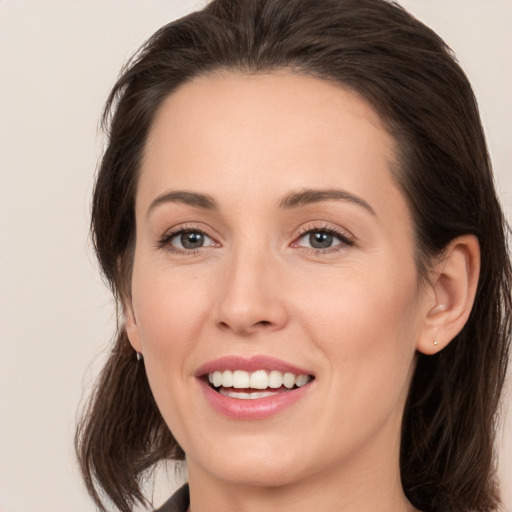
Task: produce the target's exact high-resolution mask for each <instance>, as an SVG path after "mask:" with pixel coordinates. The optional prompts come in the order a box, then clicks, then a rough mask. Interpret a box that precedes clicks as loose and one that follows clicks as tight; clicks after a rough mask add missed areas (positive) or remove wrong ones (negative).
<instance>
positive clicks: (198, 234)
mask: <svg viewBox="0 0 512 512" xmlns="http://www.w3.org/2000/svg"><path fill="white" fill-rule="evenodd" d="M216 245H217V244H216V242H215V241H214V240H212V239H211V238H210V237H209V236H208V235H207V234H206V233H204V232H203V231H201V230H200V229H195V228H182V229H180V230H177V231H174V232H172V233H169V234H167V235H165V236H164V237H163V238H162V239H161V240H160V241H159V242H158V244H157V246H158V247H160V248H166V249H167V250H169V251H171V252H176V253H185V254H186V253H192V252H194V251H196V250H198V249H203V248H205V247H213V246H216Z"/></svg>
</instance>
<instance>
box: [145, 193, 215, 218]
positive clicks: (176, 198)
mask: <svg viewBox="0 0 512 512" xmlns="http://www.w3.org/2000/svg"><path fill="white" fill-rule="evenodd" d="M165 203H182V204H187V205H189V206H196V207H198V208H204V209H205V210H218V209H219V206H218V204H217V202H216V201H215V199H214V198H213V197H212V196H209V195H207V194H199V193H198V192H187V191H185V190H174V191H170V192H164V193H163V194H161V195H159V196H158V197H156V198H155V199H153V201H151V204H150V205H149V208H148V212H147V215H148V216H149V214H150V213H151V212H152V211H153V210H154V209H155V208H156V207H157V206H160V205H161V204H165Z"/></svg>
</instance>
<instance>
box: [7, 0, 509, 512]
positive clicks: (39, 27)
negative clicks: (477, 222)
mask: <svg viewBox="0 0 512 512" xmlns="http://www.w3.org/2000/svg"><path fill="white" fill-rule="evenodd" d="M203 3H204V2H202V1H194V0H186V1H185V0H174V1H171V0H168V1H164V0H139V1H128V0H124V1H119V0H118V1H109V2H105V1H103V2H100V1H98V0H96V1H91V0H89V1H87V2H86V1H81V2H74V1H71V0H67V1H64V0H63V1H55V0H53V1H49V0H47V1H41V0H33V1H28V0H10V1H9V0H0V169H1V185H0V236H1V241H0V272H1V274H0V293H1V318H0V332H1V353H0V512H28V511H35V510H37V511H39V512H69V511H73V512H85V511H92V510H94V508H93V506H92V503H91V502H90V501H89V499H88V498H87V496H86V495H85V492H84V491H83V489H82V484H81V481H80V479H79V476H78V472H77V468H76V462H75V460H74V455H73V447H72V441H73V433H74V424H75V417H76V411H77V407H78V404H79V402H80V400H81V399H82V397H83V393H84V390H87V389H88V387H89V386H90V384H91V382H92V380H93V379H94V376H95V375H96V373H97V371H98V369H99V367H100V366H101V363H102V361H103V360H104V357H105V354H106V352H107V351H108V347H109V340H110V338H111V334H112V332H113V328H114V323H115V322H114V308H113V304H112V301H111V299H110V296H109V294H108V292H107V290H106V289H105V287H104V285H103V283H102V282H101V279H100V277H99V276H98V273H97V270H96V264H95V261H94V257H93V255H92V252H91V249H90V246H89V242H88V222H89V219H88V216H89V202H90V194H91V189H92V183H93V174H94V171H95V168H96V162H97V160H98V157H99V155H100V153H101V147H102V137H101V134H100V133H99V131H98V120H99V117H100V114H101V110H102V106H103V103H104V101H105V99H106V96H107V94H108V91H109V89H110V87H111V85H112V84H113V83H114V81H115V78H116V76H117V74H118V71H119V69H120V67H121V65H122V64H123V63H124V62H125V61H126V59H127V58H128V57H129V55H130V54H131V53H132V52H133V51H134V50H135V49H136V48H137V47H138V46H139V44H141V43H142V42H143V41H144V40H145V38H146V37H148V36H149V35H150V34H151V33H153V32H154V31H155V30H156V29H157V28H159V27H160V26H161V25H163V24H164V23H166V22H168V21H169V20H171V19H173V18H176V17H179V16H181V15H183V14H185V13H186V12H188V11H190V10H192V9H193V8H195V7H201V6H202V5H203ZM402 4H403V5H404V6H405V7H407V8H408V9H410V10H411V12H413V13H414V14H415V15H417V16H418V17H419V18H420V19H421V20H423V21H424V22H425V23H427V25H429V26H431V27H432V28H434V30H436V31H437V32H438V33H439V34H440V35H441V36H442V37H443V38H444V39H445V40H446V41H447V42H448V44H449V45H450V46H452V48H453V49H454V50H455V52H456V53H457V55H458V57H459V59H460V61H461V63H462V66H463V68H464V69H465V71H466V72H467V74H468V75H469V77H470V80H471V81H472V83H473V85H474V89H475V92H476V96H477V98H478V99H479V102H480V106H481V112H482V117H483V121H484V125H485V127H486V132H487V136H488V141H489V146H490V151H491V155H492V159H493V163H494V167H495V172H496V175H497V181H498V185H499V191H500V195H501V198H502V201H503V203H504V205H505V209H506V211H507V215H508V217H509V218H512V215H511V213H512V172H511V162H512V150H511V141H512V128H511V121H512V94H511V92H510V91H512V2H511V1H510V0H407V1H406V0H404V1H403V2H402ZM509 390H510V385H509ZM509 403H510V391H509V393H508V395H507V397H506V399H505V401H504V406H505V407H506V406H508V404H509ZM511 416H512V414H510V415H509V417H508V422H507V423H506V425H505V427H504V429H503V441H502V444H501V447H500V467H499V471H500V474H501V476H502V480H503V484H504V487H505V499H506V504H507V510H512V485H511V484H512V418H511ZM167 485H171V486H175V485H176V483H175V482H174V479H173V478H171V483H170V484H161V485H160V487H159V488H158V489H157V491H156V495H157V497H158V498H157V499H158V500H161V499H163V497H165V496H166V495H167V494H169V493H170V489H169V488H168V487H167ZM166 487H167V488H166Z"/></svg>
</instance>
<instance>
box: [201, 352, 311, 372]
mask: <svg viewBox="0 0 512 512" xmlns="http://www.w3.org/2000/svg"><path fill="white" fill-rule="evenodd" d="M224 370H244V371H246V372H255V371H257V370H268V371H271V370H277V371H279V372H282V373H294V374H295V375H313V374H312V373H311V372H310V371H308V370H305V369H304V368H300V367H298V366H295V365H293V364H290V363H287V362H286V361H283V360H281V359H276V358H274V357H269V356H264V355H256V356H251V357H243V356H224V357H220V358H218V359H214V360H213V361H208V362H207V363H205V364H203V365H201V366H200V367H199V368H198V369H197V370H196V372H195V376H196V377H202V376H204V375H207V374H209V373H213V372H215V371H224Z"/></svg>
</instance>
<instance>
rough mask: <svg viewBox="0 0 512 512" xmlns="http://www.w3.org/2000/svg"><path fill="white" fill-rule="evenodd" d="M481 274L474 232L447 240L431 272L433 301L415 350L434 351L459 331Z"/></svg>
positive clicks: (439, 348)
mask: <svg viewBox="0 0 512 512" xmlns="http://www.w3.org/2000/svg"><path fill="white" fill-rule="evenodd" d="M479 275H480V246H479V243H478V239H477V238H476V237H475V236H474V235H463V236H460V237H457V238H455V239H454V240H452V241H451V242H450V244H449V245H448V247H447V248H446V251H445V253H444V257H443V258H442V260H441V261H440V262H439V263H437V264H436V265H435V267H434V268H433V269H432V271H431V285H432V289H433V292H434V294H433V304H431V305H430V306H429V310H428V312H427V316H426V318H425V321H426V329H425V333H428V334H425V335H424V336H421V338H420V339H419V341H418V346H417V349H418V351H420V352H422V353H423V354H434V353H436V352H438V351H439V350H441V349H443V348H444V347H445V346H446V345H448V343H450V341H452V340H453V338H455V336H457V334H459V332H460V331H461V330H462V328H463V327H464V325H465V324H466V322H467V320H468V318H469V315H470V313H471V309H472V308H473V303H474V301H475V295H476V290H477V286H478V278H479Z"/></svg>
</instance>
